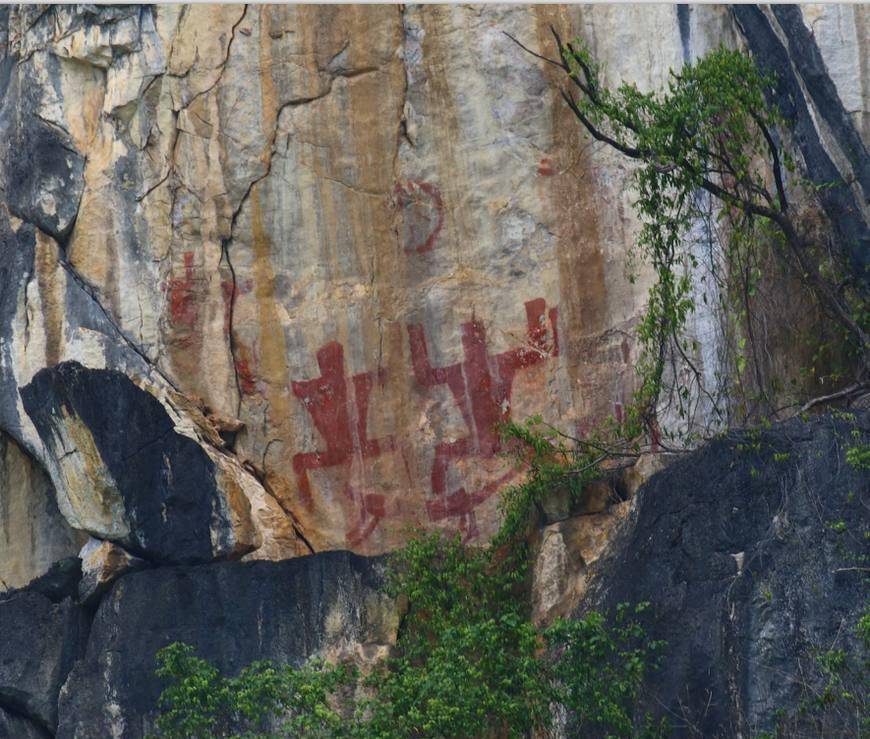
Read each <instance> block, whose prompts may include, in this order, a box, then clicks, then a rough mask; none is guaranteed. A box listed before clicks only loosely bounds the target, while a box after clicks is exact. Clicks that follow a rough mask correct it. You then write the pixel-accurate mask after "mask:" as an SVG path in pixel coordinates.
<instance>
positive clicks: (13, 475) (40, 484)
mask: <svg viewBox="0 0 870 739" xmlns="http://www.w3.org/2000/svg"><path fill="white" fill-rule="evenodd" d="M83 541H84V537H83V536H82V535H81V534H80V533H78V532H76V531H75V530H73V529H72V528H70V526H69V524H68V523H67V522H66V519H65V518H64V517H63V516H62V515H61V514H60V511H59V510H58V508H57V503H56V501H55V494H54V488H53V487H52V484H51V481H50V480H49V479H48V476H47V475H46V474H45V473H44V472H43V471H42V470H41V469H40V468H39V467H38V466H37V465H36V464H34V462H33V460H32V459H31V458H30V457H29V456H28V455H27V454H25V453H24V451H23V450H22V449H21V447H19V446H18V445H17V444H16V443H15V442H14V441H13V440H12V439H10V438H9V437H8V436H7V435H5V434H3V433H2V432H0V591H2V590H5V589H7V588H20V587H22V586H23V585H26V584H27V583H28V582H30V581H31V580H33V579H34V578H35V577H38V576H39V575H42V574H44V573H45V572H46V571H47V570H48V568H49V567H50V566H51V565H52V563H54V562H56V561H57V560H59V559H63V558H64V557H69V556H73V555H75V554H76V553H77V552H78V550H79V547H81V545H82V543H83Z"/></svg>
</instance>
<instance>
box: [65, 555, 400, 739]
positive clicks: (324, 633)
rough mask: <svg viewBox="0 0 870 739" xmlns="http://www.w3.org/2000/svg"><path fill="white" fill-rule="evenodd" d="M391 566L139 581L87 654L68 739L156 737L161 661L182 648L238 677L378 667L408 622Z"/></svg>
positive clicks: (172, 573) (348, 564)
mask: <svg viewBox="0 0 870 739" xmlns="http://www.w3.org/2000/svg"><path fill="white" fill-rule="evenodd" d="M382 572H383V563H382V562H380V561H378V560H371V559H365V558H362V557H358V556H356V555H353V554H350V553H348V552H327V553H322V554H318V555H316V556H313V557H302V558H297V559H292V560H286V561H283V562H249V563H239V562H227V563H216V564H211V565H202V566H198V567H162V568H159V569H154V570H147V571H144V572H137V573H132V574H128V575H126V576H124V577H122V578H121V579H120V580H118V581H117V582H116V584H115V585H114V587H113V588H112V590H111V592H110V593H109V594H107V595H106V596H105V598H104V599H103V602H102V603H101V605H100V607H99V609H98V611H97V614H96V617H95V619H94V622H93V625H92V627H91V632H90V639H89V641H88V645H87V653H86V655H85V657H84V659H83V660H82V661H80V662H79V663H78V664H76V666H75V667H74V668H73V670H72V672H71V673H70V675H69V678H68V680H67V682H66V684H65V686H64V688H63V691H62V693H61V699H60V721H59V726H58V732H57V736H58V737H59V738H69V739H72V738H73V737H75V739H87V738H89V737H93V738H94V739H97V738H98V737H99V738H100V739H101V738H102V737H106V736H117V737H124V738H125V739H127V738H134V737H135V738H137V739H138V738H139V737H142V736H145V735H146V734H147V733H148V732H149V730H152V729H153V720H154V716H155V711H156V706H157V697H158V696H159V694H160V690H161V689H162V684H161V681H160V680H159V679H158V678H157V677H156V676H155V675H154V670H155V669H156V663H155V654H156V652H157V650H158V649H160V648H161V647H164V646H166V645H167V644H170V643H172V642H174V641H182V642H186V643H188V644H192V645H194V646H195V647H196V650H197V654H199V655H200V656H201V657H204V658H206V659H208V660H210V661H212V662H213V663H214V664H216V665H217V666H218V667H220V669H222V670H226V671H228V672H229V673H230V674H232V673H234V672H236V671H238V670H239V669H241V668H242V667H244V666H246V665H247V664H248V663H250V662H251V661H253V660H256V659H274V660H277V661H279V662H285V663H291V664H296V665H298V664H300V663H302V662H304V661H305V660H306V659H307V658H309V657H311V656H324V657H331V658H339V657H344V658H356V659H357V660H359V661H363V662H365V661H369V660H371V659H372V658H374V657H376V656H384V651H385V650H386V649H387V648H389V646H390V645H391V644H393V643H394V642H395V638H396V631H397V628H398V622H399V611H398V609H397V608H396V605H395V604H394V602H393V601H392V600H390V599H389V598H388V597H387V596H386V595H384V594H383V592H381V590H380V588H381V587H382V585H383V580H382Z"/></svg>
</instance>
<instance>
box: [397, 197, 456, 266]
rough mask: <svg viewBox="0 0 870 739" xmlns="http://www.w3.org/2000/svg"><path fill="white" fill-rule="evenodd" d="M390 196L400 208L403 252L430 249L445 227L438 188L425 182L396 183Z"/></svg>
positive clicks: (417, 252)
mask: <svg viewBox="0 0 870 739" xmlns="http://www.w3.org/2000/svg"><path fill="white" fill-rule="evenodd" d="M393 198H394V201H395V203H396V205H397V206H398V207H399V208H400V209H401V210H402V243H403V245H404V247H405V251H406V252H409V253H416V254H422V253H424V252H427V251H431V250H432V249H433V248H434V247H435V244H436V242H437V240H438V237H439V235H440V234H441V229H442V227H443V226H444V203H443V201H442V199H441V193H440V192H439V190H438V188H437V187H435V186H434V185H432V184H430V183H428V182H421V181H419V180H413V181H412V180H409V181H408V182H406V183H405V184H404V185H403V184H402V183H397V184H396V186H395V187H394V188H393Z"/></svg>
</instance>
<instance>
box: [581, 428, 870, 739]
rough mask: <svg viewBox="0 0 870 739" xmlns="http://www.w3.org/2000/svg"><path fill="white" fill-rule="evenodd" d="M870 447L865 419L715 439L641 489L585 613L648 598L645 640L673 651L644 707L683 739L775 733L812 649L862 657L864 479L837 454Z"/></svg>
mask: <svg viewBox="0 0 870 739" xmlns="http://www.w3.org/2000/svg"><path fill="white" fill-rule="evenodd" d="M853 431H856V433H855V434H853ZM868 442H870V413H868V412H866V411H862V412H861V413H860V414H859V415H858V418H857V422H856V423H852V422H848V421H844V420H834V419H833V418H831V417H830V416H828V417H824V418H820V419H816V420H814V421H812V422H810V423H806V424H804V423H801V422H800V421H793V422H789V423H786V424H783V425H780V426H776V427H774V428H773V430H771V431H769V432H761V433H758V434H742V435H736V434H735V435H733V436H730V437H728V438H725V439H722V440H719V441H714V442H712V443H710V444H708V445H706V446H705V447H703V448H702V449H701V450H700V451H698V452H696V453H693V454H691V455H689V456H687V457H686V458H685V459H683V460H681V461H679V462H676V463H674V464H673V465H671V466H670V467H668V468H667V469H666V470H665V471H663V472H660V473H659V474H657V475H655V476H654V477H653V478H652V479H651V480H650V481H649V482H648V483H647V484H646V485H645V486H643V487H642V488H641V489H640V490H639V491H638V493H637V496H636V498H635V499H634V502H635V506H634V508H633V510H632V512H631V515H630V517H629V518H628V520H627V523H626V525H625V527H624V528H623V529H622V530H621V531H620V533H619V534H618V535H617V536H615V537H614V538H612V541H611V545H610V546H611V549H610V550H609V552H608V554H607V555H606V556H604V557H602V558H600V559H599V560H598V562H597V563H596V564H595V565H594V567H593V568H592V570H593V572H592V575H593V578H594V579H593V581H592V583H591V584H590V585H589V587H588V590H587V595H586V597H585V599H584V602H583V605H582V608H583V609H587V608H599V609H602V610H604V611H609V610H610V609H612V608H614V607H615V606H616V604H618V603H623V602H625V603H638V602H643V601H649V602H650V603H651V604H652V606H653V610H654V619H653V620H652V621H651V623H650V625H649V630H648V637H649V638H650V639H664V640H666V641H667V642H668V645H667V647H666V648H665V650H664V652H663V654H662V663H663V667H662V669H661V670H659V671H657V672H654V673H652V675H651V676H650V678H649V680H648V684H647V686H646V687H647V689H648V694H649V703H648V705H647V706H646V707H647V708H649V710H651V711H652V712H653V713H654V714H655V715H662V714H663V713H667V715H668V717H669V720H670V721H671V723H672V725H674V726H675V729H676V731H677V734H678V735H690V734H691V735H700V736H705V737H733V736H755V735H756V734H757V733H758V732H760V731H763V730H766V731H771V730H772V729H773V728H774V721H775V716H774V714H775V711H776V710H777V709H783V710H784V711H786V712H788V711H796V709H797V707H798V704H799V702H800V698H801V687H802V686H801V680H807V681H813V680H815V679H817V678H818V675H817V674H815V673H814V669H813V664H814V660H813V653H814V650H818V651H821V652H824V651H827V650H828V649H830V648H831V647H832V645H833V644H835V643H836V644H837V645H838V646H839V647H842V648H845V649H847V650H849V651H850V652H852V653H853V654H854V655H856V656H857V658H858V659H861V657H860V656H859V654H858V653H859V649H860V648H859V647H858V645H857V644H856V643H855V637H854V627H855V624H856V623H857V620H858V618H859V617H860V616H861V614H862V613H863V612H864V609H865V607H866V593H867V590H866V585H867V583H866V573H865V572H863V571H862V567H864V566H865V565H866V561H865V559H866V554H867V545H866V542H867V537H868V535H870V533H868V532H870V514H868V508H867V502H868V499H870V475H868V474H867V472H866V470H864V471H861V470H857V469H854V468H853V467H850V466H849V465H848V464H847V463H846V462H845V450H846V449H847V448H849V447H850V446H855V445H858V444H865V445H866V444H868ZM775 455H776V456H775ZM839 522H843V523H842V525H843V526H845V531H842V532H840V531H837V528H838V525H839ZM850 568H851V569H850ZM856 568H857V569H856ZM864 659H866V654H865V655H864ZM793 678H794V679H793ZM816 687H817V688H818V687H820V686H819V685H816ZM841 728H842V727H838V726H836V725H831V726H828V727H827V730H826V731H825V733H824V735H825V736H842V735H843V734H842V733H840V732H841ZM692 732H695V733H694V734H693V733H692Z"/></svg>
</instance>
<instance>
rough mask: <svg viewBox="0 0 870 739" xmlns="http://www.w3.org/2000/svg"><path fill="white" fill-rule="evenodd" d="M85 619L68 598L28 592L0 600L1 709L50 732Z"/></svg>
mask: <svg viewBox="0 0 870 739" xmlns="http://www.w3.org/2000/svg"><path fill="white" fill-rule="evenodd" d="M86 629H87V619H86V618H85V617H84V614H83V613H82V611H81V609H80V608H79V607H78V606H76V605H75V604H74V603H73V601H72V600H70V599H66V600H63V601H61V602H59V603H55V602H52V600H50V599H49V598H48V597H46V596H45V595H42V594H41V593H38V592H35V591H30V590H19V591H16V592H12V593H10V594H8V595H6V596H5V597H4V599H2V600H0V632H2V633H0V707H2V708H4V709H8V710H9V711H10V712H13V713H14V714H15V715H17V716H20V717H26V718H28V719H30V720H32V721H34V722H37V723H39V724H40V725H41V726H42V727H44V728H46V729H49V730H52V731H53V730H54V727H55V726H56V724H57V698H58V693H59V692H60V687H61V685H62V684H63V682H64V680H65V679H66V677H67V674H68V673H69V670H70V668H71V667H72V665H73V663H74V661H75V660H76V658H77V657H78V656H79V654H80V651H82V647H83V644H84V638H85V636H86Z"/></svg>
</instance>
